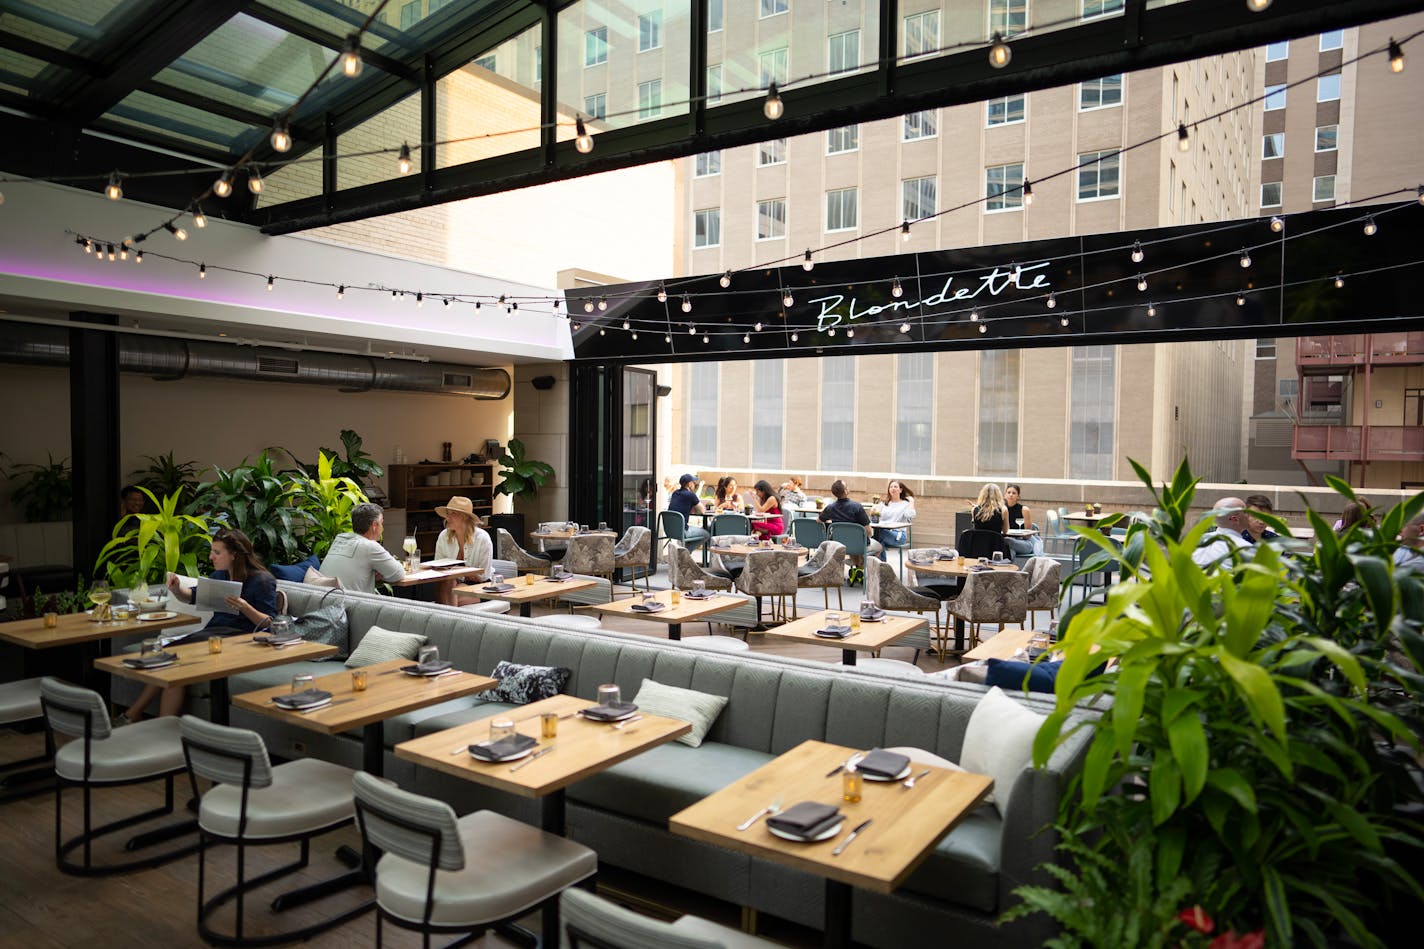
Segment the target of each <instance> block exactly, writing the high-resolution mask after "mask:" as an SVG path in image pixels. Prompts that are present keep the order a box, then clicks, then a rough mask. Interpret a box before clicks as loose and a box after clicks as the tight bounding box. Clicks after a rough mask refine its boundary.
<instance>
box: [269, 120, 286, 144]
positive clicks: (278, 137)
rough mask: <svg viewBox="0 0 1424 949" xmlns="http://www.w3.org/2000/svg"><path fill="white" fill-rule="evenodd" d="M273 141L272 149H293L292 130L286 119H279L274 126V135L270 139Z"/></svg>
mask: <svg viewBox="0 0 1424 949" xmlns="http://www.w3.org/2000/svg"><path fill="white" fill-rule="evenodd" d="M268 141H270V142H271V143H272V151H274V152H289V151H291V150H292V130H291V128H290V127H289V126H288V125H287V120H286V119H278V120H277V122H276V124H274V125H273V126H272V135H271V137H270V138H269V139H268Z"/></svg>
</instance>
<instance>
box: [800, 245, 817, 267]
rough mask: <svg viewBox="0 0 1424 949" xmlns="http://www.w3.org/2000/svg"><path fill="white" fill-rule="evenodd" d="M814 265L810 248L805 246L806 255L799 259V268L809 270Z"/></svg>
mask: <svg viewBox="0 0 1424 949" xmlns="http://www.w3.org/2000/svg"><path fill="white" fill-rule="evenodd" d="M814 266H816V262H815V261H814V260H812V259H811V248H809V247H808V248H806V256H805V257H803V258H802V259H801V269H802V270H806V271H809V270H810V269H811V268H812V267H814Z"/></svg>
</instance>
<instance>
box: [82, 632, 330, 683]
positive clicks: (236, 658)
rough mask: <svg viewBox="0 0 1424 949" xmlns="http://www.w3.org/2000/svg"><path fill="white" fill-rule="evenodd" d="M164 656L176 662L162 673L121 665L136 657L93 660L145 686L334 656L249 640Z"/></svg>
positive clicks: (324, 649) (306, 645) (318, 648)
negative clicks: (175, 658) (212, 649)
mask: <svg viewBox="0 0 1424 949" xmlns="http://www.w3.org/2000/svg"><path fill="white" fill-rule="evenodd" d="M168 652H173V653H177V654H178V661H177V662H175V663H174V664H173V665H171V666H164V667H163V668H162V669H134V668H131V667H129V666H126V665H124V660H125V659H133V658H136V655H128V656H105V657H103V658H102V659H95V660H94V668H95V669H98V670H99V671H100V672H107V673H109V674H110V675H116V676H119V677H121V678H124V679H134V680H137V681H139V682H142V683H144V684H145V685H157V686H163V687H167V686H171V685H192V684H194V683H195V682H208V681H210V680H212V679H226V678H227V677H228V676H232V675H237V674H238V673H239V672H251V671H252V670H254V669H266V668H269V667H271V666H280V665H285V664H286V663H289V662H297V661H298V660H302V659H324V658H326V657H327V656H333V655H335V654H336V647H335V646H333V645H331V644H329V643H312V642H306V641H303V642H299V643H294V644H293V645H291V646H283V647H282V648H281V649H277V648H276V647H274V646H266V645H263V644H262V643H256V642H253V641H252V637H251V636H247V637H237V636H233V637H229V638H227V639H224V640H223V651H222V652H220V653H216V654H212V653H209V652H208V641H207V640H206V639H205V640H203V641H201V642H195V643H187V644H185V645H182V646H170V647H169V648H168Z"/></svg>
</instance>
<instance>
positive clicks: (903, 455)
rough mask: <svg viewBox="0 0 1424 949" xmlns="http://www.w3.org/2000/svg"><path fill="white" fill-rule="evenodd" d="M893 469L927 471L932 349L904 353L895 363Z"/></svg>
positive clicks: (915, 472) (932, 364)
mask: <svg viewBox="0 0 1424 949" xmlns="http://www.w3.org/2000/svg"><path fill="white" fill-rule="evenodd" d="M895 370H896V371H895V376H896V379H897V382H896V386H895V387H896V393H895V470H896V471H898V472H901V473H903V474H929V473H930V449H931V444H930V442H931V435H932V434H933V426H934V353H907V354H905V355H902V356H900V357H899V358H898V359H897V365H896V367H895Z"/></svg>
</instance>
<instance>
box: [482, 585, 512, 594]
mask: <svg viewBox="0 0 1424 949" xmlns="http://www.w3.org/2000/svg"><path fill="white" fill-rule="evenodd" d="M480 589H481V590H483V591H484V592H485V593H508V592H509V591H510V590H513V589H514V584H512V583H500V584H491V585H489V586H484V587H480Z"/></svg>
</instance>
